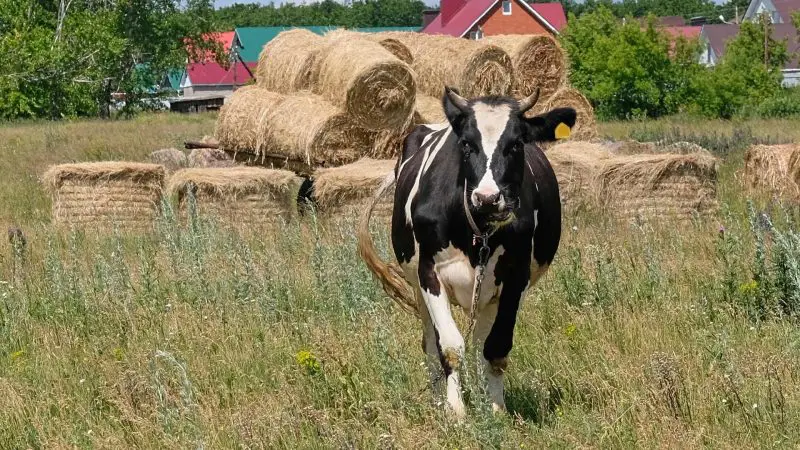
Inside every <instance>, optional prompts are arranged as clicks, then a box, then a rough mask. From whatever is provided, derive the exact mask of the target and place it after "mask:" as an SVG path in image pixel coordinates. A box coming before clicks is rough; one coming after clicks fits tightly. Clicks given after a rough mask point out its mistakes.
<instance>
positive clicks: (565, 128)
mask: <svg viewBox="0 0 800 450" xmlns="http://www.w3.org/2000/svg"><path fill="white" fill-rule="evenodd" d="M569 133H570V130H569V125H567V124H565V123H564V122H561V123H560V124H558V126H557V127H556V139H566V138H568V137H569Z"/></svg>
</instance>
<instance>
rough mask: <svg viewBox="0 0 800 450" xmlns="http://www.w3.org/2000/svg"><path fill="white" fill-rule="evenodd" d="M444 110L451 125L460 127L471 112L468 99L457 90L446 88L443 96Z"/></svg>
mask: <svg viewBox="0 0 800 450" xmlns="http://www.w3.org/2000/svg"><path fill="white" fill-rule="evenodd" d="M442 108H444V115H445V116H446V117H447V121H448V122H450V125H452V126H453V127H458V126H459V125H460V124H461V121H462V120H463V119H464V116H465V115H466V113H467V112H468V111H469V103H468V101H467V99H465V98H464V97H462V96H461V95H459V94H458V91H457V90H456V89H455V88H451V87H445V88H444V95H443V96H442Z"/></svg>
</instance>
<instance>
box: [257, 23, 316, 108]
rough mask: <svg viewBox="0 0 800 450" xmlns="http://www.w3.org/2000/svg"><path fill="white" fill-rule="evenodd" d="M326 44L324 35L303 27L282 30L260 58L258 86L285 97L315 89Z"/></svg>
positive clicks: (265, 48)
mask: <svg viewBox="0 0 800 450" xmlns="http://www.w3.org/2000/svg"><path fill="white" fill-rule="evenodd" d="M323 42H324V39H323V38H322V37H321V36H318V35H316V34H314V33H312V32H311V31H308V30H304V29H302V28H295V29H292V30H287V31H282V32H281V33H280V34H278V35H277V36H275V38H274V39H272V40H271V41H269V43H267V45H265V46H264V49H263V50H261V53H260V54H259V56H258V66H257V67H256V73H255V76H256V82H257V84H258V86H259V87H262V88H264V89H267V90H270V91H275V92H280V93H284V94H287V93H290V92H295V91H301V90H307V89H311V86H313V85H314V83H316V77H317V72H316V66H317V58H318V56H319V51H320V50H321V48H322V46H323Z"/></svg>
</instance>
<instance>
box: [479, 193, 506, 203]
mask: <svg viewBox="0 0 800 450" xmlns="http://www.w3.org/2000/svg"><path fill="white" fill-rule="evenodd" d="M475 198H476V199H477V200H478V204H479V205H480V206H489V205H494V204H495V203H497V202H498V200H500V193H499V192H497V193H494V194H488V195H487V194H483V193H480V192H476V193H475Z"/></svg>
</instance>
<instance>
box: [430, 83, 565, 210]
mask: <svg viewBox="0 0 800 450" xmlns="http://www.w3.org/2000/svg"><path fill="white" fill-rule="evenodd" d="M538 98H539V91H538V89H537V91H536V92H535V93H534V94H533V95H531V96H530V97H528V98H525V99H523V100H520V101H517V100H514V99H513V98H510V97H480V98H476V99H471V100H468V99H466V98H464V97H462V96H460V95H459V94H458V93H457V92H456V91H454V90H453V89H451V88H445V94H444V98H443V99H442V102H443V104H444V111H445V114H446V115H447V120H448V121H449V122H450V125H452V127H453V132H454V133H455V135H456V136H457V137H458V148H459V151H460V152H461V156H462V158H461V161H462V162H461V175H462V176H463V177H464V178H465V180H466V185H467V195H468V196H469V200H470V203H471V206H472V207H473V208H474V209H475V211H477V212H478V213H479V214H481V215H484V216H485V217H486V219H487V220H489V221H492V222H506V221H508V220H510V219H511V218H512V213H513V212H514V210H515V209H516V208H517V206H518V205H519V192H520V188H521V184H522V177H523V173H524V170H525V167H526V164H525V152H524V146H525V145H526V144H534V143H536V142H547V141H553V140H555V139H556V134H557V133H556V129H557V128H558V129H559V132H560V131H561V129H562V128H563V127H564V126H566V127H569V128H571V127H572V126H573V125H575V110H574V109H572V108H558V109H554V110H552V111H549V112H547V113H545V114H542V115H538V116H535V117H532V118H526V117H525V112H526V111H528V110H530V109H531V108H533V106H534V105H535V104H536V101H537V100H538ZM559 127H561V128H559Z"/></svg>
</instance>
